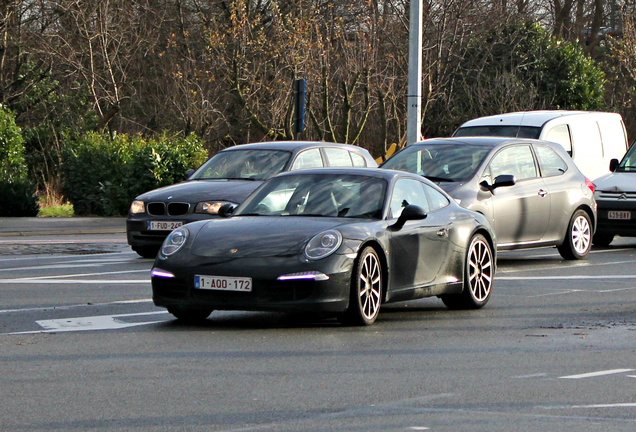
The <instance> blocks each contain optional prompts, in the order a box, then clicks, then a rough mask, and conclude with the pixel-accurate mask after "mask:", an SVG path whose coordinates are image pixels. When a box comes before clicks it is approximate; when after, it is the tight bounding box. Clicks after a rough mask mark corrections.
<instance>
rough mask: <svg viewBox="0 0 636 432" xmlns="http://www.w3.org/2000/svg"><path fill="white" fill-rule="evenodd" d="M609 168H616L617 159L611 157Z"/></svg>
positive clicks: (613, 169) (614, 169) (611, 169)
mask: <svg viewBox="0 0 636 432" xmlns="http://www.w3.org/2000/svg"><path fill="white" fill-rule="evenodd" d="M609 168H610V171H611V172H614V171H616V168H618V159H612V160H611V161H610V167H609Z"/></svg>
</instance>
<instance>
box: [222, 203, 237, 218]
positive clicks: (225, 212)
mask: <svg viewBox="0 0 636 432" xmlns="http://www.w3.org/2000/svg"><path fill="white" fill-rule="evenodd" d="M235 208H236V206H235V205H234V204H232V203H225V204H223V205H222V206H221V208H219V217H222V218H228V217H230V216H232V213H234V209H235Z"/></svg>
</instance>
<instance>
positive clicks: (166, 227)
mask: <svg viewBox="0 0 636 432" xmlns="http://www.w3.org/2000/svg"><path fill="white" fill-rule="evenodd" d="M181 225H183V222H170V221H166V222H162V221H148V231H172V230H173V229H175V228H179V227H180V226H181Z"/></svg>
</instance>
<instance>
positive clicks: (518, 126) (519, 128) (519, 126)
mask: <svg viewBox="0 0 636 432" xmlns="http://www.w3.org/2000/svg"><path fill="white" fill-rule="evenodd" d="M525 116H526V112H525V111H523V112H522V113H521V120H519V124H518V125H517V133H516V134H515V138H519V132H520V131H521V123H523V118H524V117H525Z"/></svg>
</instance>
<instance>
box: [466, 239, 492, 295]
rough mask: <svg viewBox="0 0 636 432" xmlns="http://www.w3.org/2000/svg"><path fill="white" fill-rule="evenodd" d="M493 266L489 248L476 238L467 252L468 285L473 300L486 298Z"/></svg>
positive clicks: (488, 292)
mask: <svg viewBox="0 0 636 432" xmlns="http://www.w3.org/2000/svg"><path fill="white" fill-rule="evenodd" d="M492 277H493V265H492V256H491V253H490V247H489V246H488V244H486V241H485V240H483V239H482V238H476V239H475V241H473V242H472V243H471V245H470V251H469V252H468V285H469V287H470V291H471V292H472V294H473V297H474V298H475V300H477V301H479V302H481V301H484V300H486V299H487V298H488V296H489V295H490V289H491V288H492Z"/></svg>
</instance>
